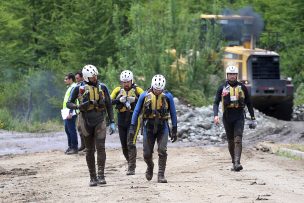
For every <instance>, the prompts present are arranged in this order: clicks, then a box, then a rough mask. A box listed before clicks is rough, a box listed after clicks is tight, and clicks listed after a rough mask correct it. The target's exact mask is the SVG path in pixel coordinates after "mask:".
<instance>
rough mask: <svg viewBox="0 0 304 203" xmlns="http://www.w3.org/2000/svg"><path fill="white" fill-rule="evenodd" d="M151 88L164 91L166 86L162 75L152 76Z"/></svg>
mask: <svg viewBox="0 0 304 203" xmlns="http://www.w3.org/2000/svg"><path fill="white" fill-rule="evenodd" d="M151 86H152V87H153V89H156V90H164V89H165V86H166V78H165V77H164V76H163V75H154V76H153V78H152V83H151Z"/></svg>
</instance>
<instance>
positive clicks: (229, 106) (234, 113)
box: [213, 66, 257, 171]
mask: <svg viewBox="0 0 304 203" xmlns="http://www.w3.org/2000/svg"><path fill="white" fill-rule="evenodd" d="M237 76H238V68H237V67H236V66H228V67H227V68H226V79H227V80H226V82H225V83H224V84H222V85H220V87H219V88H218V90H217V93H216V95H215V100H214V104H213V112H214V123H215V124H219V122H220V120H219V116H218V111H219V103H220V102H222V107H223V124H224V128H225V131H226V135H227V140H228V150H229V153H230V156H231V161H232V164H233V165H232V170H233V171H240V170H242V169H243V166H242V165H241V162H240V161H241V154H242V138H243V131H244V123H245V114H244V108H245V106H247V108H248V111H249V113H250V116H251V122H250V125H249V127H250V128H255V127H256V126H257V122H256V120H255V117H254V111H253V107H252V104H251V100H250V96H249V93H248V90H247V88H246V86H245V85H244V84H242V83H241V82H238V81H237Z"/></svg>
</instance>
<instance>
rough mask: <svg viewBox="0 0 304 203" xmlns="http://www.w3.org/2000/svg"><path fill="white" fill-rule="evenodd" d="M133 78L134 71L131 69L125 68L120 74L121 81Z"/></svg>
mask: <svg viewBox="0 0 304 203" xmlns="http://www.w3.org/2000/svg"><path fill="white" fill-rule="evenodd" d="M131 80H133V73H132V72H131V71H129V70H124V71H122V72H121V74H120V81H121V82H129V81H131Z"/></svg>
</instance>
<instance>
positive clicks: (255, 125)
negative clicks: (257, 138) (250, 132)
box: [249, 117, 258, 129]
mask: <svg viewBox="0 0 304 203" xmlns="http://www.w3.org/2000/svg"><path fill="white" fill-rule="evenodd" d="M257 125H258V122H257V121H256V120H255V118H254V117H252V118H251V121H250V123H249V128H250V129H255V128H256V127H257Z"/></svg>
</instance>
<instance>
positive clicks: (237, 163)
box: [234, 137, 243, 171]
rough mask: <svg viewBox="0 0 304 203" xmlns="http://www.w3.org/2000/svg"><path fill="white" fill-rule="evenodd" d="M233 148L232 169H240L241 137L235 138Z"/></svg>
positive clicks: (241, 167)
mask: <svg viewBox="0 0 304 203" xmlns="http://www.w3.org/2000/svg"><path fill="white" fill-rule="evenodd" d="M235 139H236V140H235V148H234V155H235V156H234V171H240V170H242V169H243V166H242V165H241V162H240V161H241V154H242V138H240V137H236V138H235Z"/></svg>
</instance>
